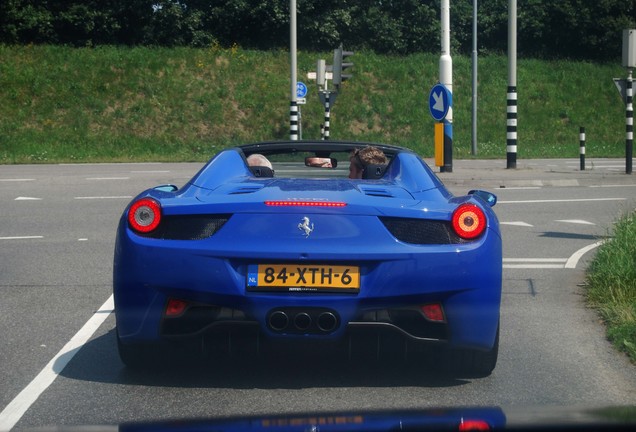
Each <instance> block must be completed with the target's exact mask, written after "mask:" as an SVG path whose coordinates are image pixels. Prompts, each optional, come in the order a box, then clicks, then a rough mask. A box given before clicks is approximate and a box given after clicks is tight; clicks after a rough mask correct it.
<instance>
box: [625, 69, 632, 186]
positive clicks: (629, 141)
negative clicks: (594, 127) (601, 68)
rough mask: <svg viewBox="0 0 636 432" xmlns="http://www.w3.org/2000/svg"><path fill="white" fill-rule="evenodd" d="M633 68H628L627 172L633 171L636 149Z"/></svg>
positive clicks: (626, 112) (626, 114) (626, 110)
mask: <svg viewBox="0 0 636 432" xmlns="http://www.w3.org/2000/svg"><path fill="white" fill-rule="evenodd" d="M632 85H633V81H632V69H631V68H630V69H628V70H627V107H626V109H625V174H631V173H632V157H633V150H634V105H633V104H634V100H633V99H634V90H633V87H632Z"/></svg>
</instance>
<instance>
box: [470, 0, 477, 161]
mask: <svg viewBox="0 0 636 432" xmlns="http://www.w3.org/2000/svg"><path fill="white" fill-rule="evenodd" d="M472 126H473V128H472V146H471V153H472V154H473V155H476V154H477V0H473V115H472Z"/></svg>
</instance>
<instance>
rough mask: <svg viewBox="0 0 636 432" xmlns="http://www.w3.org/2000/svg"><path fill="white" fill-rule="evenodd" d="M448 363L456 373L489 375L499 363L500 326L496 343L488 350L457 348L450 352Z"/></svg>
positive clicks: (472, 375) (461, 374)
mask: <svg viewBox="0 0 636 432" xmlns="http://www.w3.org/2000/svg"><path fill="white" fill-rule="evenodd" d="M449 355H450V357H451V358H450V359H449V362H448V365H449V366H450V367H451V372H452V373H453V374H454V375H458V376H465V377H471V378H483V377H487V376H489V375H490V374H491V373H492V371H493V370H494V369H495V366H496V365H497V357H498V356H499V326H497V335H496V336H495V343H494V345H493V347H492V348H491V349H490V350H488V351H481V350H476V349H457V350H451V351H450V352H449Z"/></svg>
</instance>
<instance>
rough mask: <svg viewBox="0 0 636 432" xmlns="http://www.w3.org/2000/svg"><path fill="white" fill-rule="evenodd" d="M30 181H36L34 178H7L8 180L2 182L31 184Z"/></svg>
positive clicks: (0, 180)
mask: <svg viewBox="0 0 636 432" xmlns="http://www.w3.org/2000/svg"><path fill="white" fill-rule="evenodd" d="M30 181H35V179H32V178H6V179H0V182H30Z"/></svg>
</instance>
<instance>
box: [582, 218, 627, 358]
mask: <svg viewBox="0 0 636 432" xmlns="http://www.w3.org/2000/svg"><path fill="white" fill-rule="evenodd" d="M613 231H614V232H613V237H612V238H611V240H609V241H607V242H606V243H605V244H603V245H602V246H601V247H600V248H599V250H598V251H597V253H596V256H595V257H594V260H593V261H592V263H591V264H590V266H589V268H588V271H587V293H588V300H589V302H590V304H591V305H592V306H593V307H595V308H596V309H597V310H598V311H599V313H600V315H601V317H602V318H603V320H604V321H605V323H606V325H607V335H608V338H609V339H610V340H611V341H612V342H613V343H614V345H615V346H616V347H617V348H618V349H619V350H621V351H624V352H625V353H627V354H628V355H629V356H630V358H631V359H632V360H633V361H634V362H636V212H633V211H632V212H631V214H628V215H625V216H624V217H623V218H622V219H620V220H619V221H618V222H617V223H616V225H615V226H614V230H613Z"/></svg>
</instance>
